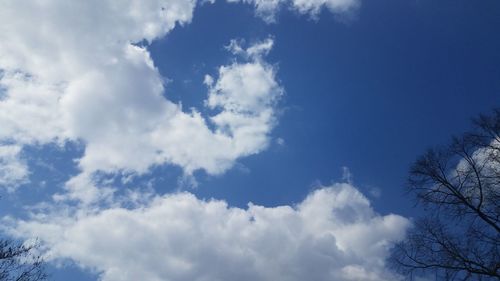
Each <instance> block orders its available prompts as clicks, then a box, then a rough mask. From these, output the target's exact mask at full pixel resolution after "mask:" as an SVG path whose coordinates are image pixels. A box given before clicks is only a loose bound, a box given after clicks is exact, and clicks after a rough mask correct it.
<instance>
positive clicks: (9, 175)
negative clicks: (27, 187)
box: [0, 145, 29, 191]
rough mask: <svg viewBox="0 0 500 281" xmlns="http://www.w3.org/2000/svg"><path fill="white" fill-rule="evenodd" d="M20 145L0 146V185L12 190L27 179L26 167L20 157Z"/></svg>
mask: <svg viewBox="0 0 500 281" xmlns="http://www.w3.org/2000/svg"><path fill="white" fill-rule="evenodd" d="M20 153H21V147H19V146H17V145H3V146H0V187H5V188H7V190H8V191H14V190H15V188H16V187H18V186H19V185H20V184H23V183H26V182H27V181H28V175H29V172H28V167H27V165H26V163H25V162H24V161H23V160H22V159H21V158H20Z"/></svg>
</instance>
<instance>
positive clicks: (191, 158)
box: [0, 0, 283, 200]
mask: <svg viewBox="0 0 500 281" xmlns="http://www.w3.org/2000/svg"><path fill="white" fill-rule="evenodd" d="M195 4H196V1H195V0H192V1H189V0H156V1H148V2H147V3H144V1H138V0H136V1H133V0H129V1H112V0H107V1H85V2H79V3H72V4H68V3H67V2H66V1H62V0H61V1H56V0H53V1H46V2H30V3H24V2H23V3H21V2H19V1H2V2H1V3H0V41H1V42H2V44H1V45H0V70H1V71H2V72H0V75H1V76H0V87H2V89H3V90H2V91H3V93H2V98H1V99H0V127H1V128H2V130H1V131H0V141H2V140H4V141H5V140H8V141H10V142H14V143H16V144H17V145H31V144H47V143H52V142H56V143H64V142H67V141H78V142H79V143H82V144H83V145H84V146H85V151H84V155H83V156H82V158H81V159H79V160H78V163H79V166H80V168H81V170H82V175H83V176H81V177H82V178H83V177H88V178H91V176H92V173H93V172H95V171H104V172H110V173H114V172H118V171H124V172H134V173H145V172H147V171H148V169H149V168H150V167H151V166H154V165H161V164H164V163H169V164H174V165H179V166H181V167H182V168H183V169H184V171H185V173H186V174H187V175H190V174H192V173H193V172H194V171H195V170H199V169H203V170H205V171H206V172H207V173H210V174H220V173H222V172H224V171H225V170H227V169H228V168H230V167H231V166H232V165H234V162H235V161H236V160H237V159H238V158H240V157H243V156H247V155H251V154H255V153H258V152H260V151H262V150H263V149H265V148H266V147H267V145H268V142H269V139H270V138H269V134H270V132H271V129H272V128H273V127H274V125H275V113H274V103H275V101H276V100H277V99H278V98H279V96H280V95H281V94H282V92H283V90H282V88H281V87H280V86H279V85H278V83H277V81H276V77H275V75H276V71H275V68H274V67H273V66H272V65H270V64H268V63H266V62H265V61H264V60H263V56H264V55H265V54H266V53H267V52H269V51H270V49H271V47H272V43H273V42H272V40H271V39H268V40H266V41H264V42H262V43H257V44H255V45H253V46H249V47H248V48H247V49H244V48H243V47H241V46H239V48H240V51H239V54H238V55H241V54H246V56H242V61H241V62H236V61H235V62H234V63H232V64H230V65H226V66H221V67H220V68H219V73H218V77H216V78H211V79H212V84H211V85H210V87H209V93H208V98H207V103H206V104H207V106H208V107H210V108H211V109H213V110H214V112H216V113H215V115H213V116H202V115H201V114H200V113H199V112H198V111H197V110H196V109H192V110H191V111H190V112H185V111H183V110H182V108H181V106H180V105H178V104H174V103H172V102H170V101H169V100H168V99H166V98H165V96H164V94H165V89H164V85H163V81H164V79H163V78H162V76H161V75H160V73H159V71H158V69H156V68H155V66H154V62H153V60H152V59H151V57H150V55H149V52H148V51H147V50H146V49H145V48H143V47H139V46H135V45H134V44H133V43H136V42H140V41H142V40H147V41H151V40H154V39H156V38H160V37H162V36H164V35H165V34H166V33H168V32H169V31H170V30H172V29H173V28H174V27H175V25H176V24H186V23H189V22H190V21H191V19H192V14H193V9H194V7H195ZM27 18H29V19H30V20H29V21H28V20H25V19H27ZM235 46H236V45H235ZM166 95H167V96H168V92H167V93H166ZM86 181H87V180H75V181H74V182H86ZM67 189H68V190H81V189H78V188H75V185H74V184H73V185H72V186H71V187H68V186H67ZM79 194H81V195H82V196H83V197H85V199H82V200H89V199H90V198H92V196H93V195H84V194H83V193H81V192H79ZM83 197H82V198H83Z"/></svg>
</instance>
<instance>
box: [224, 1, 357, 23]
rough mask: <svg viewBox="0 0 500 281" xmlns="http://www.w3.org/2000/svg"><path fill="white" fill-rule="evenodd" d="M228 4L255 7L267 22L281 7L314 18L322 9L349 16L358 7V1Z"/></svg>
mask: <svg viewBox="0 0 500 281" xmlns="http://www.w3.org/2000/svg"><path fill="white" fill-rule="evenodd" d="M227 1H228V2H243V3H248V4H252V5H254V6H255V10H256V13H257V15H258V16H260V17H262V18H263V19H264V20H266V21H268V22H274V21H275V20H276V18H275V16H276V12H277V11H278V10H279V9H280V8H281V7H283V6H288V7H291V8H292V9H294V10H295V11H297V12H299V13H301V14H308V15H309V16H311V17H316V16H317V15H318V14H319V12H320V11H321V10H322V9H323V8H327V9H328V10H329V11H330V12H332V13H333V14H336V15H345V14H349V13H351V12H352V11H354V10H355V9H357V8H358V7H359V5H360V0H227Z"/></svg>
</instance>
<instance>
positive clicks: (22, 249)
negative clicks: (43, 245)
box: [0, 239, 47, 281]
mask: <svg viewBox="0 0 500 281" xmlns="http://www.w3.org/2000/svg"><path fill="white" fill-rule="evenodd" d="M37 248H38V245H37V244H30V245H26V244H20V243H16V242H14V241H11V240H7V239H1V240H0V280H1V281H39V280H45V279H46V278H47V275H46V274H45V271H44V267H43V260H42V258H41V257H40V255H38V254H37V253H36V250H37Z"/></svg>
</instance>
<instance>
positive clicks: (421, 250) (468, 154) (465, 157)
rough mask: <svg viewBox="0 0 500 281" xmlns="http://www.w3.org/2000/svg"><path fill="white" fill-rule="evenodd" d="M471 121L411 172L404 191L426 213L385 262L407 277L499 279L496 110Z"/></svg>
mask: <svg viewBox="0 0 500 281" xmlns="http://www.w3.org/2000/svg"><path fill="white" fill-rule="evenodd" d="M473 123H474V130H473V131H472V132H469V133H466V134H464V135H463V136H461V137H456V138H453V140H452V142H451V143H450V144H449V145H448V146H446V147H440V148H435V149H430V150H429V151H427V153H425V154H424V155H423V156H421V157H420V158H419V159H418V160H417V161H416V162H415V163H414V165H413V166H412V168H411V170H410V176H409V185H408V186H409V187H408V191H409V192H410V193H412V194H414V195H415V196H416V200H417V204H420V205H422V206H424V207H425V209H424V210H425V211H424V214H425V215H424V217H423V218H421V219H419V220H417V221H415V224H414V226H413V228H412V229H410V231H409V233H408V236H407V238H406V240H404V241H402V242H401V243H398V244H397V245H396V246H395V248H394V249H393V253H392V256H391V260H390V261H391V263H392V265H393V266H394V267H395V268H396V270H398V271H399V272H400V273H402V274H404V275H405V276H407V277H408V279H413V277H415V276H417V275H419V274H426V275H428V274H433V275H434V276H435V278H436V279H437V280H499V279H500V109H496V110H494V111H493V113H492V114H491V115H481V116H479V118H476V119H474V120H473Z"/></svg>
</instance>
